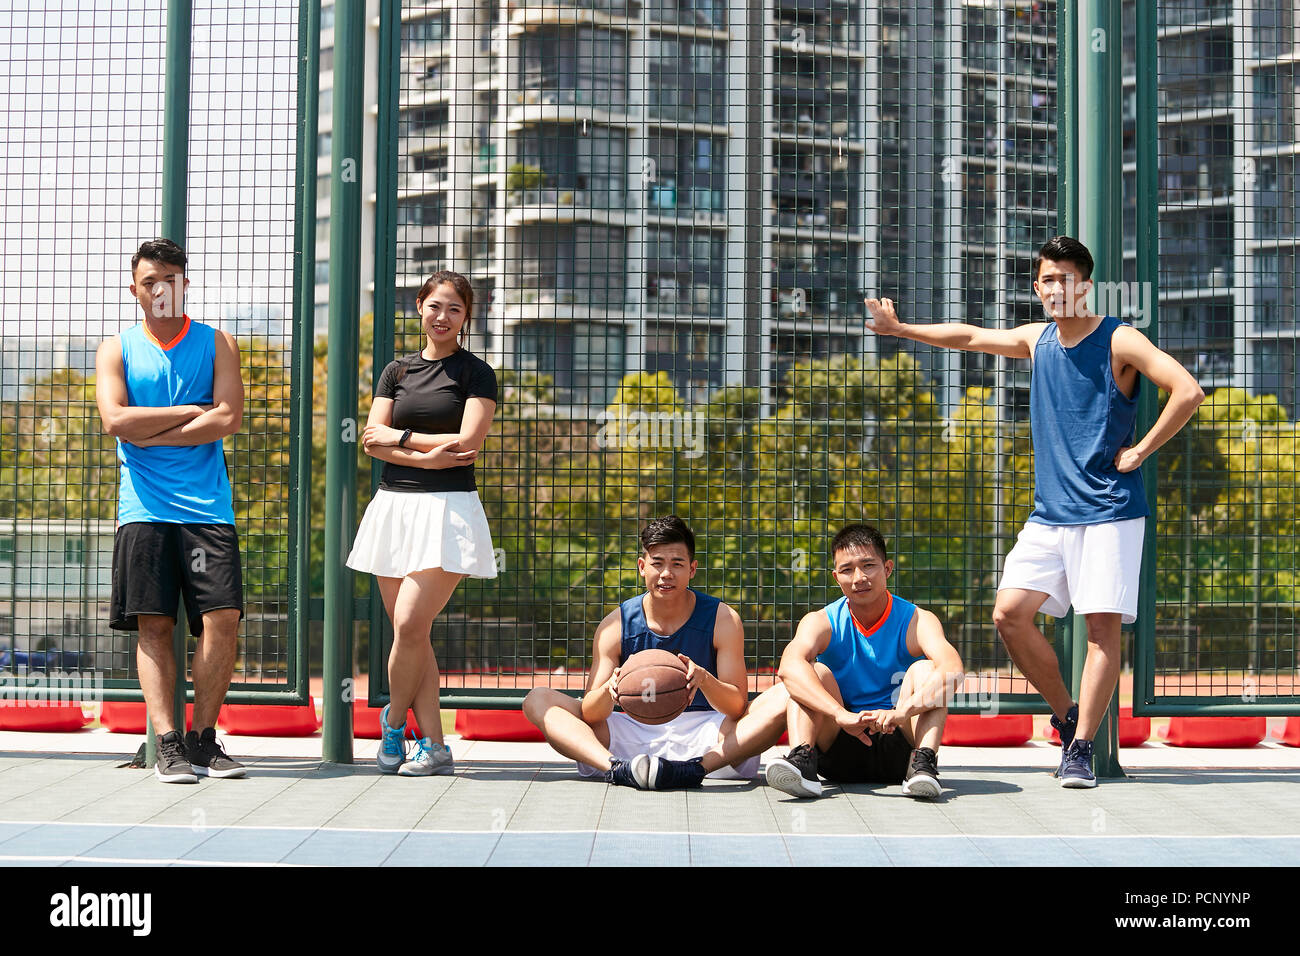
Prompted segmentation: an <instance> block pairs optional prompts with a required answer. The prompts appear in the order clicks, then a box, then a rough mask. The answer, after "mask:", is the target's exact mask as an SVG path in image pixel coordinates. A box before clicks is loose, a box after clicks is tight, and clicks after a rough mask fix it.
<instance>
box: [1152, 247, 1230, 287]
mask: <svg viewBox="0 0 1300 956" xmlns="http://www.w3.org/2000/svg"><path fill="white" fill-rule="evenodd" d="M1233 281H1234V276H1233V267H1232V257H1231V256H1224V257H1222V258H1219V259H1214V260H1208V261H1206V260H1200V261H1196V262H1185V263H1178V262H1171V261H1169V260H1168V259H1167V258H1165V259H1162V260H1161V263H1160V291H1161V294H1162V295H1163V294H1164V293H1165V292H1178V291H1191V292H1209V293H1211V294H1216V295H1222V294H1224V293H1226V292H1230V291H1231V290H1232V287H1233Z"/></svg>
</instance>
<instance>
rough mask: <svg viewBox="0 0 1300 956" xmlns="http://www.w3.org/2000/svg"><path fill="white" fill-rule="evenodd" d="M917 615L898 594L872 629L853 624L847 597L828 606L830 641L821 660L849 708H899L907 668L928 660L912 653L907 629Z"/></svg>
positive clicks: (820, 656)
mask: <svg viewBox="0 0 1300 956" xmlns="http://www.w3.org/2000/svg"><path fill="white" fill-rule="evenodd" d="M915 615H916V605H915V604H912V603H911V602H910V601H904V600H903V599H902V598H901V597H899V596H898V595H896V594H893V593H891V594H890V595H889V607H887V608H886V609H885V614H884V616H883V617H881V619H880V620H879V621H877V622H876V623H875V625H874V626H872V627H869V628H866V627H863V626H862V625H861V624H859V623H858V622H857V621H856V620H854V618H853V613H852V612H851V611H850V610H849V599H848V598H847V597H842V598H840V599H839V600H838V601H836V602H835V603H834V604H831V605H829V606H827V608H826V616H827V617H828V618H829V619H830V622H831V642H830V644H828V645H827V647H826V650H824V651H822V652H821V653H820V654H818V655H817V660H819V661H821V663H823V664H825V665H826V666H827V667H829V668H830V670H831V673H832V674H833V675H834V676H835V682H836V683H837V684H839V685H840V696H841V697H842V698H843V699H844V706H845V708H846V709H848V710H852V711H859V710H880V709H882V708H889V707H892V706H893V705H894V703H895V701H894V694H895V693H896V692H897V690H898V687H899V685H901V684H902V683H903V675H904V674H906V673H907V669H908V668H909V667H911V666H912V665H913V664H915V663H916V662H917V661H921V660H925V656H924V655H920V656H917V655H914V654H911V653H909V652H908V650H907V629H908V627H910V626H911V624H912V618H913V617H914V616H915Z"/></svg>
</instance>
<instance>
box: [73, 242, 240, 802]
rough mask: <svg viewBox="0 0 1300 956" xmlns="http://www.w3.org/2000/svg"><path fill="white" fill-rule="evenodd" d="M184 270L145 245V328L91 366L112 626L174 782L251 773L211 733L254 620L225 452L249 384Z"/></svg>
mask: <svg viewBox="0 0 1300 956" xmlns="http://www.w3.org/2000/svg"><path fill="white" fill-rule="evenodd" d="M185 266H186V256H185V253H184V251H183V250H182V249H181V248H180V247H179V246H177V245H176V243H174V242H171V241H170V240H167V239H155V240H152V241H150V242H146V243H144V244H143V245H142V246H140V249H139V251H138V252H136V254H135V255H134V256H133V257H132V259H131V284H130V286H129V289H130V292H131V294H132V295H133V296H135V298H136V301H138V302H139V304H140V310H141V312H142V313H143V317H142V320H141V321H140V323H139V324H137V325H134V326H132V327H131V328H129V329H127V330H126V331H124V332H123V333H122V334H121V335H119V336H116V337H114V338H111V339H108V340H107V341H105V342H104V343H103V344H102V345H100V347H99V351H98V353H97V355H96V357H95V400H96V402H97V404H98V405H99V414H100V417H101V418H102V419H103V422H104V430H105V431H106V432H107V433H108V434H110V435H112V436H113V437H114V438H116V439H117V457H118V461H119V462H120V463H121V484H120V488H119V494H118V510H117V515H118V518H117V520H118V527H117V533H116V536H115V538H114V542H113V587H112V610H111V616H110V620H109V626H110V627H112V628H114V629H117V630H125V631H138V632H139V637H138V645H137V649H136V661H137V664H138V667H139V671H140V688H141V690H142V692H143V693H144V699H145V706H146V707H147V708H148V711H149V719H150V720H151V721H152V723H153V728H154V732H155V733H156V734H157V735H158V762H157V765H156V767H155V770H154V773H155V774H156V776H157V777H158V779H159V780H161V781H163V782H164V783H197V782H198V777H199V776H210V777H239V776H243V774H244V768H243V766H241V765H240V764H238V763H236V762H235V761H234V760H231V759H230V757H228V756H227V755H226V754H225V752H224V751H223V750H222V749H221V746H220V745H219V744H218V743H217V740H216V731H215V729H214V728H215V725H216V722H217V711H218V710H220V708H221V703H222V701H223V700H224V699H225V696H226V690H227V689H228V688H229V686H230V679H231V676H232V674H233V672H234V666H235V649H236V641H237V639H238V635H239V621H240V619H241V618H242V617H243V613H244V610H243V605H244V601H243V581H242V572H241V567H240V557H239V540H238V537H237V536H236V534H235V517H234V508H233V504H232V498H231V493H230V480H229V477H228V475H227V471H226V460H225V452H224V449H223V447H222V439H223V438H225V437H226V436H227V435H233V434H234V433H235V432H237V431H238V430H239V428H240V425H241V423H242V421H243V414H244V385H243V381H242V380H241V378H240V365H239V347H238V346H237V345H236V344H235V340H234V338H233V337H232V336H231V335H230V334H229V333H226V332H219V331H217V330H216V329H214V328H213V327H212V326H210V325H204V324H203V323H202V322H196V321H193V320H192V319H190V317H189V316H188V315H186V314H185V310H184V297H185V291H186V288H187V287H188V286H189V279H187V278H186V277H185ZM182 594H183V595H184V597H185V609H186V613H187V615H188V617H189V628H190V633H191V634H193V635H195V636H196V637H197V638H198V643H197V646H196V648H195V652H194V664H193V676H194V729H193V730H191V731H190V732H189V733H185V728H184V727H181V728H177V727H176V726H175V722H174V719H173V715H172V690H173V687H174V686H175V683H176V669H177V666H178V664H177V661H176V656H175V652H174V649H173V644H172V632H173V630H174V629H175V625H176V614H177V609H178V606H179V604H178V598H179V597H180V595H182ZM180 666H181V667H182V668H183V667H184V661H181V662H180Z"/></svg>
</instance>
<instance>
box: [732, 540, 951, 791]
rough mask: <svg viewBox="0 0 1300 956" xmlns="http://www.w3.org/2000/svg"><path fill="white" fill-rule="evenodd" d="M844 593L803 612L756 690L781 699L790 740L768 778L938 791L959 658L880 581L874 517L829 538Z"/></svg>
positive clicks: (778, 783) (797, 787)
mask: <svg viewBox="0 0 1300 956" xmlns="http://www.w3.org/2000/svg"><path fill="white" fill-rule="evenodd" d="M831 558H832V561H833V565H832V568H833V572H832V573H833V574H834V576H835V582H836V583H837V584H838V585H839V586H840V590H841V591H843V592H844V596H843V597H842V598H840V599H839V600H838V601H836V602H835V603H834V604H831V605H830V606H828V607H825V608H823V609H822V610H820V611H812V612H810V613H808V614H805V615H804V618H803V620H802V621H800V622H799V628H798V630H797V631H795V635H794V640H792V641H791V642H790V643H789V644H788V645H786V648H785V652H784V653H783V654H782V655H781V668H780V670H779V671H778V672H777V673H778V676H779V677H780V678H781V684H779V685H777V686H776V687H773V688H772V689H771V690H769V691H766V692H765V693H764V694H763V695H760V696H759V697H758V698H757V699H756V700H755V701H754V707H753V709H754V710H755V711H759V712H761V711H762V703H763V700H764V698H765V697H767V696H769V695H772V696H773V697H775V698H777V699H783V700H788V701H789V704H788V708H787V711H786V722H787V723H788V727H789V732H790V745H791V747H792V749H791V750H790V752H789V753H788V754H787V755H786V756H785V757H783V758H781V759H778V760H774V761H772V763H771V764H769V765H768V768H767V782H768V784H769V785H770V786H773V787H776V788H777V789H778V790H781V791H783V792H785V793H788V794H791V795H792V796H796V797H816V796H820V795H821V792H822V784H821V781H820V780H818V774H820V775H821V776H824V777H826V779H827V780H831V781H833V782H836V783H901V784H902V785H903V793H905V794H907V795H908V796H912V797H936V796H938V795H939V792H940V786H939V779H938V778H939V764H938V756H937V754H938V750H939V742H940V740H941V739H942V738H943V725H944V722H945V721H946V720H947V718H948V700H949V698H950V697H951V695H952V693H953V690H954V689H955V688H956V687H957V686H958V685H959V684H961V682H962V679H963V675H962V663H961V657H960V656H959V655H958V654H957V650H956V648H954V647H953V646H952V645H951V644H949V643H948V641H947V639H946V638H945V637H944V636H943V626H942V625H941V624H940V623H939V619H938V618H937V617H935V615H934V614H932V613H931V612H929V611H926V610H924V609H922V608H918V607H917V606H916V605H914V604H911V603H909V602H908V601H904V600H903V599H902V598H900V597H898V596H897V595H895V594H892V593H891V592H890V591H889V588H888V581H889V576H890V575H891V574H892V573H893V571H894V562H892V561H890V560H889V556H888V553H887V551H886V546H885V539H884V537H883V536H882V535H881V534H880V532H879V531H877V530H876V529H875V528H873V527H872V526H871V525H867V524H851V525H848V526H846V527H845V528H843V529H841V530H840V532H839V533H838V534H837V535H835V538H834V539H833V540H832V541H831Z"/></svg>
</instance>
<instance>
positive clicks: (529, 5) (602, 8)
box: [505, 0, 641, 26]
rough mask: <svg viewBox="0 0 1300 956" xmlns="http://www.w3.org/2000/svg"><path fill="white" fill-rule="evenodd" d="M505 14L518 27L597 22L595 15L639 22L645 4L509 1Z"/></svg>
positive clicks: (622, 0)
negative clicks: (594, 20) (637, 20)
mask: <svg viewBox="0 0 1300 956" xmlns="http://www.w3.org/2000/svg"><path fill="white" fill-rule="evenodd" d="M505 14H506V18H507V19H508V20H509V21H510V22H511V23H512V24H515V25H517V26H529V25H532V24H547V23H585V22H591V21H592V20H593V19H595V17H593V16H591V15H592V14H598V15H599V14H603V15H604V16H605V17H619V18H622V17H627V18H630V19H637V18H638V17H640V16H641V4H640V2H639V0H546V2H545V3H537V2H536V0H529V2H526V3H522V2H519V0H507V2H506V4H505ZM584 14H585V16H584Z"/></svg>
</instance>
